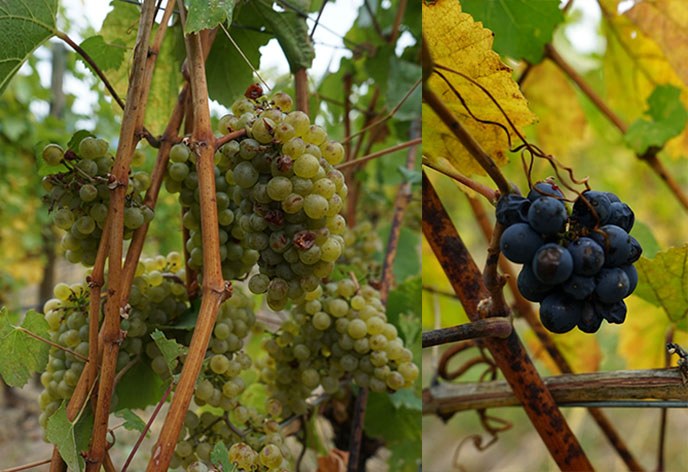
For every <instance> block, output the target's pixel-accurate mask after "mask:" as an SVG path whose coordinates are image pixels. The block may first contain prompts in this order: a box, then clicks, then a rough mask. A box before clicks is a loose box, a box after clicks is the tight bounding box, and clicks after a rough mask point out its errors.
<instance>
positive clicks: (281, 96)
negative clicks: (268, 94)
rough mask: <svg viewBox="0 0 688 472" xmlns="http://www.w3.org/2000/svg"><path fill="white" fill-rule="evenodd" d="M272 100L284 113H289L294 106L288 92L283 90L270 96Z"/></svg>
mask: <svg viewBox="0 0 688 472" xmlns="http://www.w3.org/2000/svg"><path fill="white" fill-rule="evenodd" d="M272 102H273V103H274V104H275V106H276V107H277V108H279V109H280V110H282V111H283V112H284V113H289V112H290V111H291V109H292V107H293V106H294V101H293V100H292V99H291V97H290V96H289V94H286V93H284V92H277V93H276V94H274V95H273V96H272Z"/></svg>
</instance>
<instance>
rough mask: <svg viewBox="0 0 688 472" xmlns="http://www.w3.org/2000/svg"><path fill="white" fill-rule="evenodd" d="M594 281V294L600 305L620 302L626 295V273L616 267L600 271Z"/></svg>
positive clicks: (628, 285) (628, 284)
mask: <svg viewBox="0 0 688 472" xmlns="http://www.w3.org/2000/svg"><path fill="white" fill-rule="evenodd" d="M595 281H596V284H597V285H596V286H595V294H596V295H597V298H598V299H599V300H600V301H601V302H602V303H616V302H620V301H621V300H623V299H624V297H625V296H626V295H627V294H628V289H629V287H630V281H629V280H628V276H627V275H626V272H624V271H623V270H622V269H620V268H618V267H615V268H612V269H602V270H601V271H600V273H599V274H598V275H597V277H595Z"/></svg>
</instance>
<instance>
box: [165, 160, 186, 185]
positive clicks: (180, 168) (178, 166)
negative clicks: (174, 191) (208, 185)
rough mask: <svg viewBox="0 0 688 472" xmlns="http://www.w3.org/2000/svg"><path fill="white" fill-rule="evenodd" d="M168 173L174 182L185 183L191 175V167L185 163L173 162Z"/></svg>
mask: <svg viewBox="0 0 688 472" xmlns="http://www.w3.org/2000/svg"><path fill="white" fill-rule="evenodd" d="M167 172H168V173H169V175H170V178H171V179H172V180H174V181H177V182H183V181H184V179H186V177H187V176H188V175H189V166H187V165H186V164H185V163H183V162H173V163H172V164H171V165H170V167H169V169H168V170H167Z"/></svg>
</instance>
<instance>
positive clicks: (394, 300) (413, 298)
mask: <svg viewBox="0 0 688 472" xmlns="http://www.w3.org/2000/svg"><path fill="white" fill-rule="evenodd" d="M421 291H422V280H421V276H420V274H419V275H416V276H415V277H410V278H408V279H406V280H405V281H404V283H402V284H400V285H398V286H397V287H396V288H395V289H393V290H390V291H389V294H388V295H387V306H386V310H385V311H386V314H387V319H388V320H389V322H390V323H393V324H395V325H397V324H398V323H399V315H400V314H401V313H415V314H416V315H420V314H421V313H422V303H421Z"/></svg>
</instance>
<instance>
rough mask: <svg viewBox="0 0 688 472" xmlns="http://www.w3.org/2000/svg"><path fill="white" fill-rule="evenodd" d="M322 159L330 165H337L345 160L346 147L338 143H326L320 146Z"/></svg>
mask: <svg viewBox="0 0 688 472" xmlns="http://www.w3.org/2000/svg"><path fill="white" fill-rule="evenodd" d="M320 151H321V152H322V157H324V158H325V160H326V161H327V162H329V163H330V164H332V165H333V166H334V165H337V164H339V163H340V162H342V160H343V159H344V146H342V145H341V144H340V143H338V142H336V141H326V142H325V143H323V144H321V145H320Z"/></svg>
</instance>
